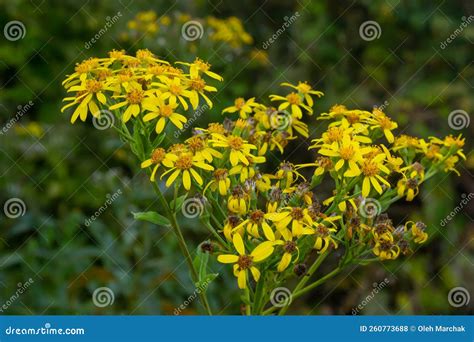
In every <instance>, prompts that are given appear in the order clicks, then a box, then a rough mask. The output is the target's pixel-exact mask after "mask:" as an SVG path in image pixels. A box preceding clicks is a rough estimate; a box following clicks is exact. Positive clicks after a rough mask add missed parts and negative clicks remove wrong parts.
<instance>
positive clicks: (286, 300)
mask: <svg viewBox="0 0 474 342" xmlns="http://www.w3.org/2000/svg"><path fill="white" fill-rule="evenodd" d="M292 301H293V296H292V294H291V291H290V289H288V288H286V287H276V288H274V289H273V291H272V292H271V293H270V303H272V305H273V306H274V307H277V308H283V307H285V306H289V305H290V304H291V302H292Z"/></svg>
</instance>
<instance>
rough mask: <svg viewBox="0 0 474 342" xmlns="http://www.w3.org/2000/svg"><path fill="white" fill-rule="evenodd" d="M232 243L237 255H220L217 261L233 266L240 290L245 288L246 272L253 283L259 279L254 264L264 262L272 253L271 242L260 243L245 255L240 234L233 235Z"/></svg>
mask: <svg viewBox="0 0 474 342" xmlns="http://www.w3.org/2000/svg"><path fill="white" fill-rule="evenodd" d="M232 242H233V244H234V247H235V250H236V251H237V253H238V255H235V254H221V255H219V256H218V257H217V261H219V262H221V263H223V264H234V266H233V267H234V275H235V276H236V277H237V283H238V285H239V288H240V289H245V288H246V287H247V279H248V270H250V272H251V273H252V276H253V278H254V279H255V281H257V282H258V280H259V279H260V271H259V270H258V268H257V267H255V266H254V265H255V263H259V262H262V261H264V260H265V259H266V258H268V257H269V256H270V255H272V253H273V251H274V247H273V242H271V241H265V242H262V243H260V244H259V245H258V246H257V247H255V249H254V250H253V251H252V252H251V253H250V254H246V253H245V246H244V241H243V240H242V237H241V236H240V234H234V236H233V239H232Z"/></svg>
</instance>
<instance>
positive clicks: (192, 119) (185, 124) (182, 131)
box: [173, 104, 209, 139]
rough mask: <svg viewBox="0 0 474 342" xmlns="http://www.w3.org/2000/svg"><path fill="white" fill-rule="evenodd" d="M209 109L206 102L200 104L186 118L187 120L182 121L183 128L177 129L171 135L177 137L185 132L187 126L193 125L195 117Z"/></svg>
mask: <svg viewBox="0 0 474 342" xmlns="http://www.w3.org/2000/svg"><path fill="white" fill-rule="evenodd" d="M208 109H209V106H208V105H207V104H204V105H202V106H201V107H199V108H197V109H196V110H195V111H194V113H193V115H192V116H191V117H190V118H188V121H187V122H185V123H184V125H183V128H181V129H179V130H177V131H175V132H174V134H173V136H174V137H175V138H176V139H178V138H179V137H180V136H181V134H183V133H184V132H186V131H187V130H188V129H189V128H191V127H193V126H192V125H193V123H194V122H196V120H197V119H199V117H200V116H201V115H202V114H203V113H204V112H205V111H206V110H208Z"/></svg>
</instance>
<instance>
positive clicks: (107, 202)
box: [84, 189, 122, 227]
mask: <svg viewBox="0 0 474 342" xmlns="http://www.w3.org/2000/svg"><path fill="white" fill-rule="evenodd" d="M120 195H122V190H121V189H118V190H117V191H116V192H114V193H113V194H112V195H110V194H107V196H106V197H107V199H106V200H105V203H104V204H103V205H101V206H100V208H99V209H97V211H96V212H95V213H94V214H93V215H92V216H91V217H89V218H88V219H86V221H85V222H84V224H85V226H86V227H89V226H90V225H91V223H92V222H94V221H95V220H96V219H97V218H98V217H99V216H100V215H102V213H103V212H104V211H106V210H107V208H108V207H109V206H110V205H111V204H112V203H113V202H114V201H115V200H116V199H117V198H119V197H120Z"/></svg>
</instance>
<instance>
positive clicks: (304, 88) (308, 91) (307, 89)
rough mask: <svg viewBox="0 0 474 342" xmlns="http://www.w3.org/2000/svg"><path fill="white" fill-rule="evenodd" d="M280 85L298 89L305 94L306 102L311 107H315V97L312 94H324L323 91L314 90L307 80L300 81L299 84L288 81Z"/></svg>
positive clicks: (318, 95)
mask: <svg viewBox="0 0 474 342" xmlns="http://www.w3.org/2000/svg"><path fill="white" fill-rule="evenodd" d="M280 85H282V86H286V87H291V88H293V89H296V90H298V92H299V93H301V94H302V95H303V96H304V98H305V100H306V103H307V104H308V106H310V107H313V98H312V97H311V95H316V96H317V97H321V96H323V95H324V94H323V93H322V92H321V91H317V90H313V88H312V87H311V86H310V85H309V84H308V83H307V82H298V85H297V86H295V85H293V84H290V83H286V82H285V83H282V84H280Z"/></svg>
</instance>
